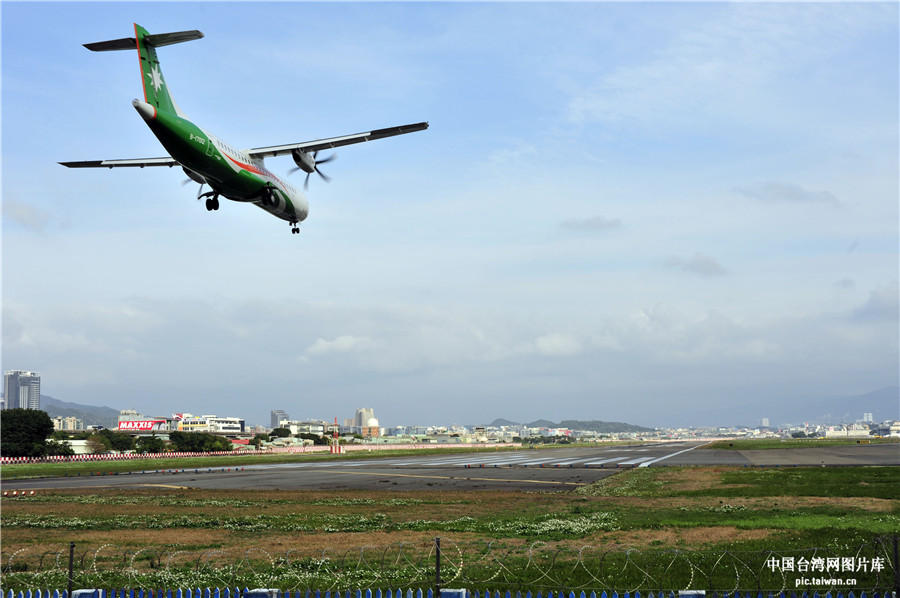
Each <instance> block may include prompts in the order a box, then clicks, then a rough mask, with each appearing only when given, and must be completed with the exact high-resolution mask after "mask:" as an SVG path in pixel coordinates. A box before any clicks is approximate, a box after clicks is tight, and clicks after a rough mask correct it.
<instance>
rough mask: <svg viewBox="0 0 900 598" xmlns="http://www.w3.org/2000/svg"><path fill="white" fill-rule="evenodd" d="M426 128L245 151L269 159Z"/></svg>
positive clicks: (421, 125)
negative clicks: (296, 151)
mask: <svg viewBox="0 0 900 598" xmlns="http://www.w3.org/2000/svg"><path fill="white" fill-rule="evenodd" d="M427 128H428V123H427V122H426V123H415V124H411V125H401V126H399V127H388V128H387V129H376V130H374V131H367V132H365V133H356V134H355V135H344V136H343V137H331V138H330V139H317V140H315V141H303V142H301V143H289V144H287V145H271V146H269V147H257V148H253V149H251V150H247V153H248V154H250V155H251V156H254V157H259V158H271V157H273V156H280V155H281V154H289V153H291V152H292V151H293V150H303V151H305V152H317V151H319V150H323V149H330V148H335V147H341V146H342V145H351V144H353V143H363V142H364V141H374V140H376V139H384V138H385V137H393V136H394V135H404V134H406V133H415V132H416V131H424V130H425V129H427Z"/></svg>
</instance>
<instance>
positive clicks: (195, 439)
mask: <svg viewBox="0 0 900 598" xmlns="http://www.w3.org/2000/svg"><path fill="white" fill-rule="evenodd" d="M169 442H171V443H172V445H173V446H174V447H175V450H176V451H180V452H185V453H208V452H212V451H230V450H231V449H232V448H233V447H232V445H231V441H229V440H228V439H227V438H225V437H224V436H216V435H215V434H207V433H206V432H179V431H177V430H176V431H174V432H169Z"/></svg>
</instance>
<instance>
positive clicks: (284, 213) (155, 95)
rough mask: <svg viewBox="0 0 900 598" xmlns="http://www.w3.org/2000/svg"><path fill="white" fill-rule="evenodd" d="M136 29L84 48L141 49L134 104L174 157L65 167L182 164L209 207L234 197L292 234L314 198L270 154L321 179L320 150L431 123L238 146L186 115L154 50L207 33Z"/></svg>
mask: <svg viewBox="0 0 900 598" xmlns="http://www.w3.org/2000/svg"><path fill="white" fill-rule="evenodd" d="M134 31H135V36H134V37H133V38H123V39H118V40H111V41H105V42H97V43H93V44H85V47H86V48H88V49H89V50H93V51H98V52H100V51H110V50H133V49H137V51H138V56H139V58H140V66H141V80H142V83H143V90H144V99H143V100H139V99H136V100H134V101H133V102H132V104H133V105H134V107H135V109H136V110H137V111H138V113H139V114H140V115H141V117H142V118H143V119H144V121H145V122H146V123H147V126H149V127H150V130H151V131H153V134H154V135H156V138H157V139H158V140H159V142H160V143H161V144H162V146H163V147H164V148H165V149H166V151H167V152H168V153H169V156H168V157H163V158H143V159H125V160H91V161H82V162H61V164H62V165H64V166H68V167H70V168H116V167H141V168H143V167H146V166H175V165H179V166H181V167H182V168H183V169H184V171H185V173H186V174H187V175H188V176H189V177H190V178H191V179H192V180H194V181H196V182H198V183H200V184H201V190H202V186H203V185H209V187H210V188H211V189H212V190H211V191H209V192H206V193H203V194H198V199H199V198H206V208H207V209H208V210H217V209H218V208H219V197H220V196H221V197H225V198H227V199H230V200H233V201H238V202H247V203H253V204H255V205H257V206H259V207H260V208H262V209H264V210H266V211H267V212H269V213H270V214H272V215H274V216H277V217H278V218H281V219H282V220H286V221H287V222H289V223H290V224H291V232H294V233H296V232H299V228H297V225H298V224H299V223H300V222H302V221H303V220H305V219H306V217H307V215H308V214H309V203H308V202H307V201H306V197H305V196H304V195H303V193H302V192H300V191H299V190H298V189H296V188H294V186H293V185H291V184H290V183H287V182H286V181H285V180H284V179H282V178H280V177H278V176H276V175H275V174H273V173H272V172H271V171H269V170H268V169H267V168H266V167H265V164H264V159H265V158H267V157H273V156H278V155H282V154H290V155H291V157H292V158H293V160H294V162H295V163H296V165H297V167H298V169H300V170H303V171H304V172H306V173H307V181H308V179H309V175H310V174H311V173H313V172H316V173H318V174H320V175H321V176H323V178H324V175H322V173H321V172H319V170H318V167H317V165H318V164H321V163H322V162H326V161H327V160H328V159H330V158H328V159H325V160H318V161H317V160H316V153H317V152H318V151H319V150H322V149H326V148H335V147H340V146H343V145H350V144H354V143H361V142H364V141H370V140H374V139H382V138H385V137H392V136H394V135H402V134H404V133H412V132H414V131H422V130H424V129H427V128H428V123H424V122H423V123H415V124H411V125H403V126H399V127H390V128H386V129H378V130H373V131H368V132H364V133H356V134H354V135H346V136H343V137H333V138H329V139H320V140H316V141H306V142H301V143H291V144H286V145H278V146H268V147H260V148H254V149H249V150H238V149H235V148H234V147H232V146H231V145H229V144H228V143H226V142H224V141H223V140H222V139H220V138H218V137H216V136H215V135H213V134H212V133H210V132H209V131H207V130H205V129H203V128H201V127H199V126H197V125H196V124H194V123H193V122H192V121H191V120H189V119H188V118H187V117H186V116H185V114H184V113H183V112H182V111H181V109H180V108H179V107H178V105H177V104H176V103H175V100H174V99H173V98H172V95H171V94H170V92H169V88H168V85H166V82H165V78H164V77H163V74H162V71H161V69H160V65H159V59H158V57H157V55H156V48H158V47H160V46H166V45H170V44H176V43H181V42H185V41H190V40H194V39H200V38H202V37H203V34H202V33H200V32H199V31H180V32H175V33H163V34H157V35H151V34H149V33H148V32H147V31H146V30H145V29H143V28H142V27H140V26H139V25H137V24H135V26H134ZM326 180H327V179H326Z"/></svg>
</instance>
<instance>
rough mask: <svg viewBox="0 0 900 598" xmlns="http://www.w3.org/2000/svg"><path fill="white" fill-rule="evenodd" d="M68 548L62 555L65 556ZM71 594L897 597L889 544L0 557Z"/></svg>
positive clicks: (0, 573) (6, 568)
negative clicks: (258, 590) (862, 593)
mask: <svg viewBox="0 0 900 598" xmlns="http://www.w3.org/2000/svg"><path fill="white" fill-rule="evenodd" d="M70 548H71V549H70ZM70 566H71V571H72V574H71V575H72V579H73V582H74V584H75V586H76V587H106V588H151V587H153V588H160V587H162V588H198V587H201V588H217V587H221V588H227V587H232V588H233V587H268V588H279V589H281V590H291V591H297V590H306V589H318V590H323V591H324V590H340V589H352V588H375V587H380V588H416V587H419V588H421V587H426V588H440V587H441V586H443V587H465V588H468V589H470V590H481V591H484V590H500V591H507V590H511V591H541V590H543V591H545V592H546V591H550V590H552V591H560V590H566V591H572V590H574V591H581V590H584V591H591V590H595V591H603V590H617V591H620V592H634V591H644V592H647V591H657V592H658V591H664V590H665V591H669V590H676V591H677V590H704V591H707V592H717V593H723V592H729V593H730V592H735V591H773V592H783V591H788V592H797V593H802V592H805V591H822V590H840V591H844V592H847V591H851V590H854V591H859V590H866V591H868V592H873V591H882V592H883V591H890V590H894V591H897V590H898V586H900V581H898V570H897V538H896V537H885V538H879V539H876V540H873V541H871V542H869V543H866V544H862V545H858V546H832V547H823V548H808V549H803V550H777V551H776V550H757V551H740V550H734V551H731V550H722V549H717V550H709V551H704V550H676V549H659V550H654V549H644V550H634V549H624V548H618V547H614V546H592V545H585V546H580V547H572V546H571V545H568V546H559V545H551V544H547V543H544V542H541V541H534V542H531V543H520V544H515V545H511V544H509V543H499V542H471V543H464V542H454V541H450V540H447V539H440V538H435V539H434V540H433V541H429V542H420V543H413V542H398V543H395V544H391V545H387V546H362V547H355V548H349V549H348V548H341V549H338V548H329V547H327V546H317V547H312V546H305V547H298V548H296V549H291V550H288V551H286V552H274V551H271V552H270V551H266V550H264V549H259V548H253V549H250V550H246V551H243V552H235V551H223V550H214V549H211V550H201V551H196V550H194V551H191V550H179V549H177V548H171V549H159V548H140V549H135V548H128V547H120V546H115V545H111V544H106V545H103V546H99V547H87V546H75V547H69V546H64V547H60V550H58V551H56V550H50V551H43V552H41V551H36V550H31V549H20V550H17V551H15V552H12V553H6V552H0V580H2V584H0V585H2V586H3V588H5V589H22V590H24V589H31V588H38V587H40V588H48V587H50V588H60V589H62V588H66V587H67V585H68V582H69V570H70Z"/></svg>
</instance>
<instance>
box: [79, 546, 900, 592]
mask: <svg viewBox="0 0 900 598" xmlns="http://www.w3.org/2000/svg"><path fill="white" fill-rule="evenodd" d="M896 547H897V542H896V538H895V539H894V548H896ZM894 553H895V554H896V550H895V551H894ZM896 560H897V557H896V556H895V557H894V561H895V562H896ZM74 564H75V542H69V585H68V589H69V594H68V596H67V598H72V587H73V586H74V585H75V578H74V577H73V576H72V568H73V566H74Z"/></svg>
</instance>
